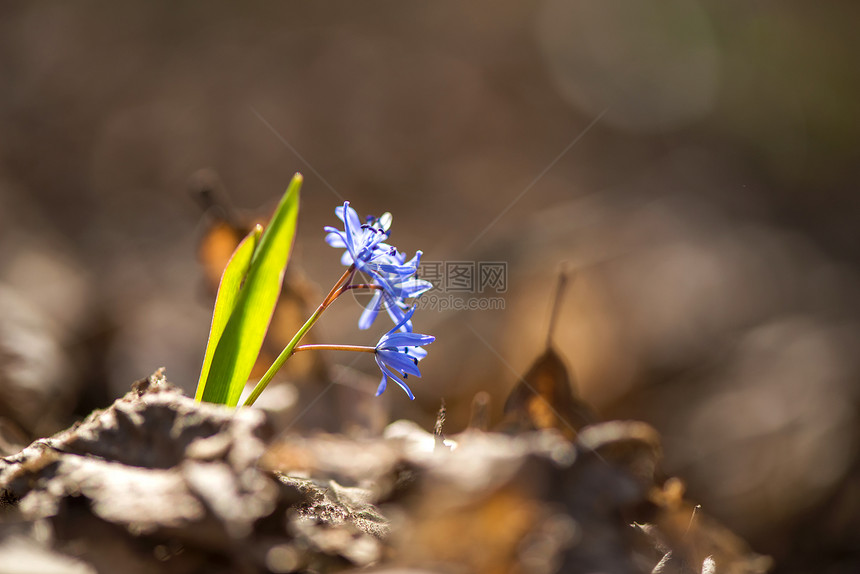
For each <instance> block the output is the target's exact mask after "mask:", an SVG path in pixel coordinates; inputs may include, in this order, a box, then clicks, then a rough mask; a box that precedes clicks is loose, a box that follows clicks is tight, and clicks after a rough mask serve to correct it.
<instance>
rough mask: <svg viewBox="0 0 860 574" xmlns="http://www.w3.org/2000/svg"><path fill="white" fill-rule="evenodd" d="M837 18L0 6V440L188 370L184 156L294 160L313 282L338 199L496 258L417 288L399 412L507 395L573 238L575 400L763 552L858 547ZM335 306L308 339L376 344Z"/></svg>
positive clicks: (830, 558)
mask: <svg viewBox="0 0 860 574" xmlns="http://www.w3.org/2000/svg"><path fill="white" fill-rule="evenodd" d="M857 22H860V6H858V5H857V4H856V3H852V2H847V1H846V2H829V3H826V4H824V3H822V4H817V5H813V4H812V3H808V2H800V1H789V2H785V1H783V2H755V3H750V2H737V1H728V2H726V1H721V2H716V1H714V2H681V1H674V0H673V1H670V2H634V1H632V0H612V1H608V2H600V3H596V2H579V1H576V2H565V1H562V0H548V1H544V2H520V3H513V2H477V3H471V4H468V5H464V4H463V3H460V2H448V1H438V2H424V3H417V2H362V3H354V2H341V3H325V4H317V3H310V2H291V3H279V4H268V3H267V4H264V3H243V4H238V3H227V2H214V3H189V2H150V3H143V2H133V3H123V4H121V5H118V4H116V3H108V2H88V3H83V4H77V5H74V6H73V5H71V4H66V3H46V2H45V3H43V2H37V3H4V4H3V6H2V9H0V82H2V83H0V87H2V89H0V311H2V314H0V347H2V354H0V370H2V380H0V382H2V384H3V385H4V391H3V394H4V396H3V398H2V401H0V402H2V410H3V412H2V414H3V415H4V417H6V419H8V421H11V422H8V423H7V422H4V425H9V426H10V429H9V430H8V432H9V436H12V437H18V439H19V441H20V442H25V441H26V440H28V439H30V438H33V437H35V436H39V435H40V434H42V433H47V432H53V431H54V430H56V429H57V428H59V427H58V426H57V425H61V424H67V421H68V418H69V417H71V416H72V414H73V412H74V413H77V414H78V415H81V414H84V413H85V412H86V411H87V410H89V409H91V408H93V407H96V406H104V405H105V404H107V403H108V402H109V401H110V400H111V399H112V398H113V397H115V396H119V395H120V394H121V393H123V392H125V391H126V390H127V389H128V386H129V385H130V383H131V382H132V381H133V380H135V379H137V378H140V377H142V376H145V375H147V374H149V373H150V372H152V371H153V370H154V369H155V368H157V367H159V366H165V367H166V368H167V374H168V377H169V378H170V379H171V380H172V381H174V382H176V383H178V384H181V385H183V386H184V387H185V388H186V389H187V390H189V391H192V390H193V386H194V384H195V382H196V377H197V369H198V368H199V362H200V360H201V357H202V352H203V347H204V345H205V338H206V332H207V329H208V321H209V312H210V304H211V300H210V299H209V298H208V294H207V291H206V289H205V288H204V285H203V280H202V272H201V269H200V267H199V264H198V262H197V259H196V249H197V244H198V241H199V239H200V237H201V235H202V234H203V232H204V231H205V229H206V225H207V224H206V222H205V219H204V218H203V216H202V213H201V210H200V208H199V206H198V205H197V204H196V203H195V201H194V200H193V198H192V197H191V195H190V194H189V181H195V179H194V178H195V177H196V178H199V177H200V172H199V170H201V169H202V168H206V169H208V170H210V171H209V172H207V173H210V174H211V173H217V175H218V176H219V177H220V180H221V181H222V182H223V190H224V194H225V195H226V196H227V197H229V199H230V201H231V202H232V203H233V204H234V205H235V206H237V207H239V208H245V209H249V210H251V211H250V212H249V213H251V214H255V215H258V216H264V215H265V214H266V210H267V209H268V208H270V207H271V206H272V204H273V202H274V201H275V200H276V199H277V198H278V197H279V195H280V194H281V193H282V191H283V189H284V188H285V186H286V184H287V182H288V181H289V178H290V176H291V175H292V173H293V172H295V171H302V172H303V173H304V174H305V177H306V184H305V187H304V190H303V197H302V216H301V218H300V230H299V233H300V235H299V239H298V243H297V257H296V260H295V261H296V263H297V264H298V265H300V266H301V267H302V268H303V269H304V271H305V273H306V274H307V276H308V277H309V278H310V279H311V280H312V281H314V282H315V283H318V285H319V289H320V290H323V289H327V288H328V285H329V284H330V282H332V281H334V279H335V278H336V277H337V276H339V273H340V267H339V263H338V259H339V256H338V254H336V253H335V251H334V250H332V249H331V248H329V247H327V246H326V245H325V244H324V243H323V242H322V237H323V234H322V231H321V227H322V226H323V225H325V224H332V223H333V220H334V216H333V209H334V207H335V206H336V205H338V204H339V203H341V202H342V201H343V199H344V198H345V199H349V200H351V201H352V202H353V205H354V206H355V207H356V208H357V209H358V211H359V212H360V213H380V212H382V211H391V212H393V213H394V215H395V222H394V228H393V231H394V233H393V235H392V242H393V243H395V244H396V245H397V246H398V247H400V248H401V249H403V250H406V251H409V252H413V251H414V250H416V249H419V248H420V249H423V250H424V252H425V259H427V260H432V261H504V262H506V263H507V265H508V276H507V279H508V289H507V292H506V293H504V294H503V297H504V309H503V310H497V311H481V310H475V311H459V312H457V311H444V312H443V311H440V310H439V309H427V310H424V311H422V313H421V314H420V315H419V316H417V317H416V328H417V329H418V330H420V331H422V332H429V333H432V334H435V335H436V336H437V337H438V341H437V342H436V343H435V344H434V345H433V347H431V353H430V357H429V358H428V359H427V361H425V362H424V363H423V364H422V370H423V371H424V373H425V376H424V378H422V379H421V380H420V381H417V382H415V384H414V385H413V390H415V391H416V395H418V400H417V401H416V403H414V404H407V403H408V401H406V399H405V397H404V396H403V395H402V394H401V393H400V392H399V390H398V389H396V388H394V389H391V390H390V391H389V392H388V393H386V395H385V397H384V400H385V401H387V402H386V403H384V404H387V405H389V406H390V407H391V408H392V410H393V412H394V413H395V414H405V415H408V416H411V417H413V418H415V419H416V420H419V421H420V422H421V423H422V424H424V425H425V426H429V425H430V424H432V417H433V412H434V410H435V409H436V408H437V406H438V404H439V400H440V398H441V397H444V398H445V399H446V400H447V402H448V405H449V412H450V418H449V424H450V430H451V431H452V432H454V431H457V430H460V429H462V428H463V426H464V425H465V424H466V421H467V417H468V410H469V404H470V402H471V399H472V397H473V396H474V394H475V392H477V391H478V390H486V391H488V392H489V393H490V394H491V396H492V397H493V406H492V408H493V412H494V413H496V414H498V412H499V411H500V409H501V404H502V401H503V400H504V397H505V395H506V393H507V392H508V391H509V390H510V388H511V387H512V386H513V385H514V383H515V382H516V380H517V373H522V372H524V371H525V370H526V369H527V367H528V365H529V362H530V361H531V360H533V359H534V358H535V357H536V356H537V355H538V354H539V353H540V352H541V351H542V350H543V341H544V337H545V331H546V325H547V322H548V313H549V302H550V299H551V297H550V295H551V293H552V290H553V286H554V277H555V275H556V273H557V269H558V266H559V264H560V263H561V262H566V264H567V265H569V266H571V267H573V268H575V269H577V270H578V275H577V279H576V281H575V282H574V283H573V285H572V286H571V287H570V289H569V291H568V293H567V297H566V299H565V303H564V306H563V310H562V312H561V316H560V321H559V326H558V329H557V332H556V337H555V339H556V344H557V347H558V348H559V350H560V352H561V353H562V354H563V355H564V356H565V358H566V359H567V361H568V363H569V366H570V367H571V368H572V370H573V372H574V373H575V374H576V379H577V382H578V390H579V392H580V393H581V394H582V395H583V397H584V398H585V399H586V400H588V401H589V402H590V403H591V404H593V405H594V406H595V407H596V409H597V410H598V411H599V412H600V413H601V415H602V416H604V417H606V418H611V417H630V418H637V419H641V420H644V421H647V422H649V423H651V424H653V425H654V426H655V427H656V428H657V429H658V430H659V431H660V432H661V433H662V435H663V438H664V446H665V449H666V470H667V472H668V473H670V474H676V475H678V476H681V477H682V478H683V479H684V480H685V481H686V482H687V483H688V485H689V489H690V496H691V497H692V498H693V499H695V500H697V501H700V502H701V503H702V504H703V506H704V509H705V511H706V512H708V513H710V514H712V515H715V516H717V517H719V518H721V519H722V520H724V521H725V522H726V523H728V525H729V526H731V527H732V528H733V529H735V530H737V531H738V532H739V533H741V534H742V535H744V536H745V537H747V538H748V539H749V540H750V542H751V543H752V545H753V547H754V548H755V549H756V550H757V551H760V552H765V553H771V554H773V555H774V556H775V557H776V558H777V561H778V562H777V564H778V566H777V568H778V571H780V572H795V571H815V572H834V573H836V572H855V571H856V568H857V567H858V556H857V548H858V547H860V535H858V532H860V482H859V481H860V462H858V461H860V456H858V438H860V427H858V393H857V391H858V376H860V364H858V357H857V355H858V353H857V349H858V342H860V323H858V311H860V309H858V300H857V296H856V295H857V286H858V276H857V271H858V265H860V225H858V215H860V194H858V193H857V184H856V181H857V179H858V176H860V137H858V136H860V106H858V95H860V65H858V64H860V62H858V59H860V58H858V55H860V38H858V35H857V34H856V25H857ZM195 174H197V175H196V176H195ZM207 177H210V176H207ZM439 294H440V295H446V296H447V294H445V293H439ZM455 296H456V297H457V298H461V299H462V298H466V299H468V298H470V297H472V298H480V297H482V296H484V295H482V294H471V295H470V294H465V295H464V294H462V293H460V294H456V295H455ZM358 312H359V308H358V306H357V305H355V304H354V303H352V302H347V303H344V304H341V305H339V306H338V307H337V308H335V309H333V310H332V314H331V316H330V317H327V318H326V320H325V321H324V322H323V323H322V324H321V325H320V326H319V329H318V335H319V337H321V338H324V339H325V340H326V341H331V342H335V341H343V342H349V343H364V342H366V340H370V341H372V340H373V338H374V337H375V335H368V334H365V333H360V332H358V331H357V330H356V329H355V321H356V320H357V316H358ZM331 359H332V360H333V361H342V360H343V358H342V357H337V356H333V357H331ZM353 366H354V367H356V368H359V369H361V370H365V371H366V372H368V373H373V372H374V367H373V365H372V364H371V363H370V362H368V363H366V364H365V363H363V362H360V361H359V362H356V363H355V364H354V365H353ZM374 377H375V375H374ZM40 389H41V390H40ZM45 389H47V391H45ZM338 392H341V391H340V390H339V389H337V388H336V389H335V390H333V391H332V393H333V395H336V394H337V393H338ZM344 392H346V391H344ZM300 410H301V405H299V408H298V409H297V412H298V411H300ZM6 419H4V420H6ZM306 422H307V426H313V425H312V421H306ZM4 440H7V441H13V439H4ZM13 442H14V441H13Z"/></svg>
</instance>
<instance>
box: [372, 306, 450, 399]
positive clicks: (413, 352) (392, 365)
mask: <svg viewBox="0 0 860 574" xmlns="http://www.w3.org/2000/svg"><path fill="white" fill-rule="evenodd" d="M413 313H415V307H413V308H412V309H410V310H409V311H407V312H406V314H405V316H404V318H403V320H402V321H401V322H400V323H398V324H397V325H395V326H394V327H393V328H392V329H391V330H390V331H388V332H387V333H385V334H384V335H383V336H382V338H380V339H379V342H378V343H377V344H376V352H375V354H374V357H375V358H376V364H377V365H379V370H380V371H382V380H381V381H380V382H379V387H378V388H377V389H376V396H379V395H381V394H382V392H383V391H385V387H386V386H387V385H388V379H391V380H393V381H394V382H395V383H397V384H398V385H399V386H400V388H401V389H403V390H404V391H406V394H407V396H408V397H409V398H410V399H411V400H414V399H415V395H413V394H412V391H411V390H410V389H409V386H408V385H407V384H406V382H405V381H404V379H406V378H408V377H409V375H413V376H416V377H420V376H421V371H419V370H418V361H420V360H421V359H423V358H424V357H426V356H427V351H426V350H424V349H422V348H421V347H423V346H424V345H429V344H430V343H432V342H433V341H435V340H436V337H433V336H432V335H422V334H420V333H412V332H402V331H401V330H400V329H401V327H403V326H404V325H405V324H406V322H407V321H409V320H410V319H412V315H413ZM401 377H403V378H401Z"/></svg>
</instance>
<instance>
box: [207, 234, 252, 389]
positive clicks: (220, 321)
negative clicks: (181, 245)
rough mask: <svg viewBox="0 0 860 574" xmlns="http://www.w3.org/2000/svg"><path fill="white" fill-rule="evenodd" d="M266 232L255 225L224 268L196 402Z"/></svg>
mask: <svg viewBox="0 0 860 574" xmlns="http://www.w3.org/2000/svg"><path fill="white" fill-rule="evenodd" d="M262 232H263V226H262V225H256V226H254V229H253V230H252V231H251V233H249V234H248V235H247V236H246V237H245V239H243V240H242V242H241V243H239V246H238V247H236V250H235V251H234V252H233V255H231V256H230V260H229V261H228V262H227V266H226V267H225V268H224V273H223V274H222V275H221V283H220V284H219V285H218V295H217V296H216V297H215V309H214V310H213V311H212V326H211V327H210V328H209V342H208V343H207V344H206V353H205V354H204V355H203V368H202V369H200V379H199V380H198V381H197V394H196V395H195V397H194V398H195V399H196V400H198V401H199V400H201V399H202V398H203V389H204V388H205V387H206V381H207V379H208V378H209V367H210V366H211V365H212V357H213V355H214V354H215V349H216V347H217V346H218V341H219V340H220V339H221V335H222V334H223V333H224V327H226V326H227V321H228V320H229V319H230V314H231V313H233V309H234V308H235V307H236V300H237V299H238V298H239V288H240V287H241V286H242V282H243V281H244V280H245V277H246V276H247V274H248V269H249V268H250V267H251V257H252V256H253V255H254V250H255V249H256V248H257V243H258V242H259V240H260V234H261V233H262Z"/></svg>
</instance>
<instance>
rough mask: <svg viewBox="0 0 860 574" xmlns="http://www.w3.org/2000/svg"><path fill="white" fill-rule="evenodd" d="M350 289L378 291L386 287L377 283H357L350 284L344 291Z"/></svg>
mask: <svg viewBox="0 0 860 574" xmlns="http://www.w3.org/2000/svg"><path fill="white" fill-rule="evenodd" d="M349 289H376V290H377V291H382V290H383V289H385V287H383V286H382V285H377V284H376V283H356V284H354V285H348V286H347V287H346V288H345V289H344V291H347V290H349Z"/></svg>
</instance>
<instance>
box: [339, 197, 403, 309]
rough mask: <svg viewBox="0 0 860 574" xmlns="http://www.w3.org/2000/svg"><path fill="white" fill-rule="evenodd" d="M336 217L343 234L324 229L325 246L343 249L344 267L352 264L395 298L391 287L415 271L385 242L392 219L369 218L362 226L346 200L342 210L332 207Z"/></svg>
mask: <svg viewBox="0 0 860 574" xmlns="http://www.w3.org/2000/svg"><path fill="white" fill-rule="evenodd" d="M335 215H337V217H338V218H339V219H340V220H341V221H343V231H340V230H338V229H336V228H334V227H325V231H327V232H328V235H326V239H325V240H326V243H328V244H329V245H331V246H332V247H337V248H345V249H346V251H345V252H344V253H343V256H342V257H341V263H343V264H344V265H353V264H354V265H355V268H356V269H357V270H358V271H361V272H363V273H365V274H367V275H369V276H370V277H371V278H372V280H373V281H374V282H376V283H377V284H379V285H381V286H382V287H383V289H385V290H386V291H388V292H389V293H390V294H391V295H393V296H396V294H397V289H395V287H394V285H395V284H397V283H399V282H403V281H405V280H406V279H408V278H409V277H411V276H412V275H414V274H415V272H416V270H417V265H411V264H409V263H405V257H404V258H402V259H401V258H400V255H399V253H398V251H397V249H396V248H394V247H392V246H391V245H388V244H387V243H384V241H385V240H386V239H388V236H389V235H390V232H389V231H388V228H389V227H390V225H391V216H390V215H388V214H385V215H383V216H382V217H380V218H373V217H369V218H368V219H367V223H364V224H362V223H361V220H360V219H359V218H358V214H357V213H356V212H355V210H354V209H353V208H351V207H350V206H349V202H348V201H345V202H344V204H343V207H337V208H335Z"/></svg>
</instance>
